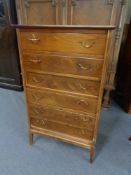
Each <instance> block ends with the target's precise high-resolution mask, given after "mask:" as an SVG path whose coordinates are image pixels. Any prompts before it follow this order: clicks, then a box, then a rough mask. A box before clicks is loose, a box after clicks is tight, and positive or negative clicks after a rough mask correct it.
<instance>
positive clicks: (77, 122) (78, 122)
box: [28, 104, 95, 131]
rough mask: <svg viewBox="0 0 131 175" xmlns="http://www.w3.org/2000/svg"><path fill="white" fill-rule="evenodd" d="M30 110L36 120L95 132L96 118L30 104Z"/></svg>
mask: <svg viewBox="0 0 131 175" xmlns="http://www.w3.org/2000/svg"><path fill="white" fill-rule="evenodd" d="M28 108H29V112H30V116H31V117H32V118H35V119H43V120H49V121H55V122H57V123H64V124H68V125H70V126H74V127H79V128H86V129H89V130H91V131H92V130H94V127H95V118H93V117H94V116H93V117H92V116H91V115H89V114H84V113H78V112H76V111H67V110H64V109H60V108H51V107H45V106H37V105H33V104H30V105H29V107H28Z"/></svg>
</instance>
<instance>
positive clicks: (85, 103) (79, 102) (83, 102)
mask: <svg viewBox="0 0 131 175" xmlns="http://www.w3.org/2000/svg"><path fill="white" fill-rule="evenodd" d="M77 104H78V105H82V104H84V105H86V106H88V103H87V102H86V101H85V100H79V101H78V102H77Z"/></svg>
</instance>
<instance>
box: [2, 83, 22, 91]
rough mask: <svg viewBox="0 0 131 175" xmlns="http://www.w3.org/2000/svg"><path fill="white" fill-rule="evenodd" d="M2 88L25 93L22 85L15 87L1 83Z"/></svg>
mask: <svg viewBox="0 0 131 175" xmlns="http://www.w3.org/2000/svg"><path fill="white" fill-rule="evenodd" d="M0 87H1V88H4V89H10V90H15V91H23V86H22V85H14V84H7V83H1V82H0Z"/></svg>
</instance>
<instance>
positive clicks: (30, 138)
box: [29, 132, 33, 145]
mask: <svg viewBox="0 0 131 175" xmlns="http://www.w3.org/2000/svg"><path fill="white" fill-rule="evenodd" d="M29 144H30V145H32V144H33V134H32V133H31V132H29Z"/></svg>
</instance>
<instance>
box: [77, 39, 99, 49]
mask: <svg viewBox="0 0 131 175" xmlns="http://www.w3.org/2000/svg"><path fill="white" fill-rule="evenodd" d="M95 43H96V42H95V41H94V40H93V41H80V44H81V46H82V47H85V48H91V47H93V45H94V44H95Z"/></svg>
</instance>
